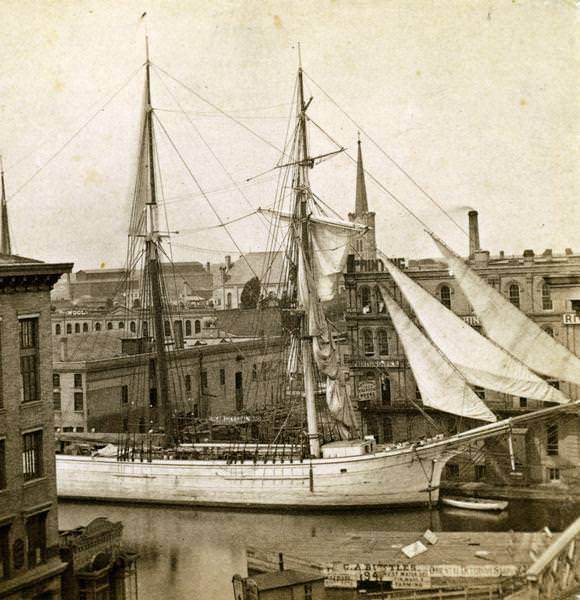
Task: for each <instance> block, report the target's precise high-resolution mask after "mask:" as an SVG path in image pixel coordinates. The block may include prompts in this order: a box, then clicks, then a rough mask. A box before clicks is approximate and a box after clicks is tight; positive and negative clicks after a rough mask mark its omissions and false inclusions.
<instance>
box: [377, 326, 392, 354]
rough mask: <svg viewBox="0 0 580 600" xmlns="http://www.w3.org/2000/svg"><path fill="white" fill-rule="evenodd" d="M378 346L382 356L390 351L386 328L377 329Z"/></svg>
mask: <svg viewBox="0 0 580 600" xmlns="http://www.w3.org/2000/svg"><path fill="white" fill-rule="evenodd" d="M377 346H378V347H379V355H380V356H386V355H387V354H388V353H389V338H388V336H387V330H386V329H378V330H377Z"/></svg>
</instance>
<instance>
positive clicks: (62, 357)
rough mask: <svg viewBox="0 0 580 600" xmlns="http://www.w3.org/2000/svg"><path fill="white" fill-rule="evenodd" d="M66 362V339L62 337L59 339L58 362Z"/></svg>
mask: <svg viewBox="0 0 580 600" xmlns="http://www.w3.org/2000/svg"><path fill="white" fill-rule="evenodd" d="M67 360H68V339H67V338H65V337H63V338H60V362H67Z"/></svg>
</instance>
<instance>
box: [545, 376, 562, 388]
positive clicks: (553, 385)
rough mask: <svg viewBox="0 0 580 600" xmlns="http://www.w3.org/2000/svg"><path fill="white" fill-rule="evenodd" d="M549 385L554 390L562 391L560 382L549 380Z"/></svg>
mask: <svg viewBox="0 0 580 600" xmlns="http://www.w3.org/2000/svg"><path fill="white" fill-rule="evenodd" d="M547 383H548V385H551V386H552V387H553V388H556V389H557V390H559V389H560V382H559V381H556V380H555V379H548V381H547Z"/></svg>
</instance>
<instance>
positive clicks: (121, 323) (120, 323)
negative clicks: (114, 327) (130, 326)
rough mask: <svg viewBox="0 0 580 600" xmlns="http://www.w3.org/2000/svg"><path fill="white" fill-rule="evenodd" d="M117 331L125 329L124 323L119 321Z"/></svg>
mask: <svg viewBox="0 0 580 600" xmlns="http://www.w3.org/2000/svg"><path fill="white" fill-rule="evenodd" d="M119 329H125V321H119Z"/></svg>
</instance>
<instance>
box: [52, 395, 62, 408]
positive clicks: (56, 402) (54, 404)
mask: <svg viewBox="0 0 580 600" xmlns="http://www.w3.org/2000/svg"><path fill="white" fill-rule="evenodd" d="M52 408H53V409H54V410H60V392H52Z"/></svg>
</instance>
